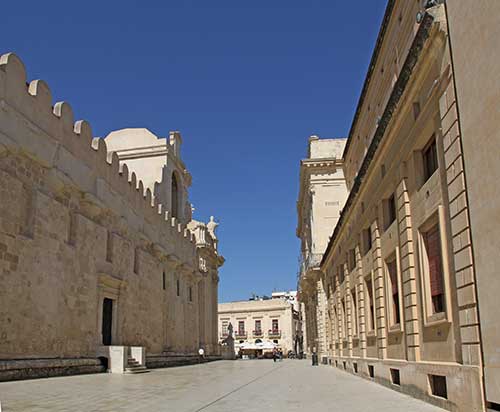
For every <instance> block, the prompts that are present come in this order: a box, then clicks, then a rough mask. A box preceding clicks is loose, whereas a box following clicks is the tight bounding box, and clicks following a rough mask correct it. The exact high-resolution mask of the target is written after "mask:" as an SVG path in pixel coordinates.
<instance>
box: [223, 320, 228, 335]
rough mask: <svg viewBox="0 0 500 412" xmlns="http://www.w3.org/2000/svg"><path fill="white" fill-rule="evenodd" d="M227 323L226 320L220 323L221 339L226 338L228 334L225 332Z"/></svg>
mask: <svg viewBox="0 0 500 412" xmlns="http://www.w3.org/2000/svg"><path fill="white" fill-rule="evenodd" d="M228 326H229V325H228V321H227V320H223V321H222V337H226V336H228V334H229V332H228V330H227V327H228Z"/></svg>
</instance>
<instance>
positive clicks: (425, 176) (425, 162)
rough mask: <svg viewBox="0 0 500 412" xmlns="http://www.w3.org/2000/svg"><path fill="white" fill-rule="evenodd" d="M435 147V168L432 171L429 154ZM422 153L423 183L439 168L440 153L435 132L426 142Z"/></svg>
mask: <svg viewBox="0 0 500 412" xmlns="http://www.w3.org/2000/svg"><path fill="white" fill-rule="evenodd" d="M432 147H434V150H433V151H432V152H433V156H432V157H433V163H434V166H435V168H434V170H432V171H430V168H429V163H428V157H427V154H428V152H429V151H430V150H431V148H432ZM421 153H422V185H424V184H425V182H427V181H428V180H429V179H430V178H431V177H432V176H433V175H434V174H435V173H436V172H437V171H438V170H439V155H438V147H437V139H436V135H435V134H433V135H432V136H431V138H430V139H429V141H428V142H427V143H426V144H425V146H424V148H423V149H422V150H421Z"/></svg>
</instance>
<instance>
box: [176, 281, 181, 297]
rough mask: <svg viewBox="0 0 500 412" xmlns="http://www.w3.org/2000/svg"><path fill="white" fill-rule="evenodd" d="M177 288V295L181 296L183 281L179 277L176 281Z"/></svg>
mask: <svg viewBox="0 0 500 412" xmlns="http://www.w3.org/2000/svg"><path fill="white" fill-rule="evenodd" d="M176 289H177V296H180V295H181V281H180V280H179V279H177V282H176Z"/></svg>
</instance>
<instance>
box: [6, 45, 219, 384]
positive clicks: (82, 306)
mask: <svg viewBox="0 0 500 412" xmlns="http://www.w3.org/2000/svg"><path fill="white" fill-rule="evenodd" d="M181 144H182V138H181V135H180V133H179V132H171V133H170V135H169V137H168V139H164V138H158V137H157V136H155V135H154V134H153V133H151V132H150V131H149V130H147V129H124V130H118V131H115V132H112V133H110V134H109V135H108V136H107V137H106V138H105V139H101V138H93V136H92V131H91V128H90V126H89V124H88V123H87V122H85V121H77V122H74V120H73V113H72V109H71V107H70V106H69V104H67V103H66V102H59V103H55V104H54V105H53V104H52V98H51V92H50V89H49V87H48V86H47V84H46V83H45V82H44V81H42V80H33V81H31V82H29V83H27V81H26V72H25V68H24V65H23V63H22V62H21V60H20V59H19V58H18V57H17V56H16V55H14V54H12V53H10V54H4V55H2V56H1V57H0V285H1V287H0V380H4V379H18V378H26V377H37V376H50V375H61V374H73V373H82V372H85V373H88V372H98V371H102V370H104V369H106V364H107V363H108V362H110V361H111V355H110V353H111V352H112V348H130V347H135V348H136V347H139V348H141V351H140V354H141V355H140V356H141V357H142V359H141V363H142V364H145V365H144V366H148V367H155V366H167V365H169V364H171V363H173V362H177V361H179V360H182V361H186V360H189V359H191V358H194V357H195V356H196V354H197V351H198V349H199V348H200V347H203V348H204V349H205V352H206V354H207V355H208V356H209V357H217V356H218V355H219V345H218V336H217V300H218V297H217V289H218V281H219V277H218V268H219V267H220V266H221V265H222V264H223V262H224V259H223V257H222V256H221V255H219V253H218V252H217V242H218V241H217V237H216V235H215V229H216V226H217V224H216V223H215V221H214V220H213V219H211V221H210V222H208V223H207V224H205V223H202V222H198V221H195V220H192V217H191V205H190V204H189V201H188V188H189V186H190V184H191V175H190V174H189V172H188V171H187V169H186V167H185V165H184V163H183V162H182V159H181V155H180V149H181ZM113 350H114V349H113ZM124 356H125V360H124V362H125V363H126V362H127V358H126V356H127V353H126V352H124ZM125 366H126V365H125Z"/></svg>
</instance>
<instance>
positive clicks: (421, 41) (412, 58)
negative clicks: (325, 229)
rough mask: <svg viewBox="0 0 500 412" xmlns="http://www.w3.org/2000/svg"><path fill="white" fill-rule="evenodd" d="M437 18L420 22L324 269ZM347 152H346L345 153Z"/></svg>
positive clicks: (343, 210)
mask: <svg viewBox="0 0 500 412" xmlns="http://www.w3.org/2000/svg"><path fill="white" fill-rule="evenodd" d="M433 22H434V18H433V16H432V15H431V14H429V13H426V14H425V15H424V18H423V20H422V22H421V23H420V27H419V29H418V31H417V34H416V35H415V38H414V40H413V43H412V45H411V47H410V50H409V52H408V56H407V58H406V60H405V62H404V65H403V67H402V69H401V73H400V75H399V77H398V79H397V81H396V83H395V85H394V87H393V89H392V92H391V95H390V97H389V100H388V102H387V105H386V107H385V110H384V113H383V115H382V117H381V119H380V122H379V124H378V127H377V129H376V131H375V135H374V136H373V139H372V141H371V143H370V146H369V147H368V151H367V153H366V155H365V157H364V159H363V163H362V164H361V167H360V169H359V172H358V174H357V176H356V178H355V180H354V184H353V187H352V189H351V191H350V192H349V196H348V198H347V201H346V203H345V205H344V208H343V209H342V212H341V214H340V218H339V220H338V222H337V225H336V226H335V229H334V231H333V234H332V236H331V238H330V241H329V243H328V246H327V248H326V251H325V253H324V255H323V259H322V261H321V266H323V265H324V264H325V263H326V261H327V260H328V259H329V255H330V252H331V251H332V249H333V247H334V245H335V243H336V242H337V240H338V236H339V234H340V232H341V230H342V229H343V226H344V223H345V220H346V216H347V215H348V214H350V212H351V209H352V207H353V205H354V203H355V201H356V199H357V195H358V193H359V191H360V188H361V185H362V184H363V183H364V181H365V178H366V174H367V171H368V169H369V167H370V165H371V162H372V160H373V158H374V157H375V155H376V153H377V150H378V148H379V145H380V144H381V141H382V140H383V138H384V137H385V134H386V133H385V132H386V130H387V127H388V126H389V123H390V121H391V119H392V117H393V114H394V113H395V112H396V110H397V108H398V103H399V102H400V100H401V98H402V96H403V93H404V91H405V90H406V86H407V85H408V83H409V81H410V79H411V76H412V73H413V69H414V68H415V66H416V65H417V62H418V60H419V57H420V54H421V52H422V50H423V49H424V45H425V43H426V41H427V39H428V38H429V36H430V32H431V29H432V26H433ZM344 153H345V152H344Z"/></svg>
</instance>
